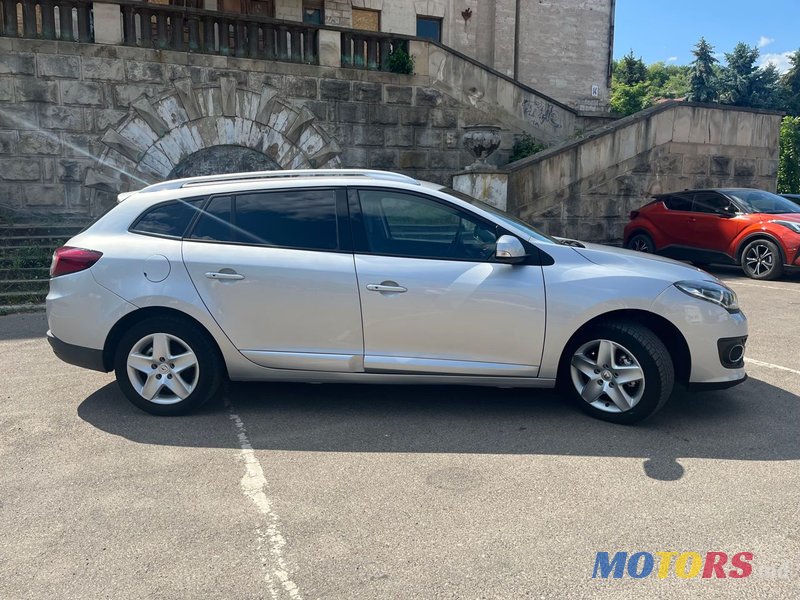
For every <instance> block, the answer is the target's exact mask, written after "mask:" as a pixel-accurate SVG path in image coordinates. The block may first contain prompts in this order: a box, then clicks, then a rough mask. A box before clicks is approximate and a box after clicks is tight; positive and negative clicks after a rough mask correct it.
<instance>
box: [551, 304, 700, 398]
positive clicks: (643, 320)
mask: <svg viewBox="0 0 800 600" xmlns="http://www.w3.org/2000/svg"><path fill="white" fill-rule="evenodd" d="M608 321H628V322H634V323H637V324H640V325H643V326H644V327H647V328H648V329H650V330H651V331H652V332H653V333H654V334H655V335H656V336H657V337H658V338H659V339H660V340H661V341H662V342H663V343H664V345H665V346H666V347H667V351H668V352H669V354H670V357H671V358H672V363H673V365H674V366H675V381H677V382H679V383H681V384H684V385H685V384H687V383H688V382H689V376H690V374H691V372H692V355H691V351H690V350H689V344H688V343H687V341H686V338H685V337H684V336H683V334H682V333H681V331H680V329H678V328H677V327H676V326H675V325H674V324H673V323H671V322H670V321H669V320H668V319H666V318H664V317H662V316H661V315H658V314H656V313H653V312H649V311H646V310H640V309H621V310H615V311H611V312H607V313H603V314H601V315H597V316H596V317H593V318H592V319H590V320H588V321H586V322H585V323H584V324H583V325H581V326H580V327H578V329H577V330H576V331H575V333H573V334H572V336H571V337H570V338H569V341H568V342H567V343H566V344H565V346H564V350H563V351H562V352H561V358H560V359H559V363H558V364H559V374H561V372H562V370H563V366H564V365H565V364H566V363H565V361H566V360H567V359H568V358H569V357H568V356H567V354H568V351H569V349H570V348H571V347H572V345H573V343H574V342H575V340H576V339H577V338H578V337H579V336H580V335H581V334H582V333H583V332H584V331H586V330H587V329H588V328H590V327H592V326H594V325H601V324H604V323H607V322H608Z"/></svg>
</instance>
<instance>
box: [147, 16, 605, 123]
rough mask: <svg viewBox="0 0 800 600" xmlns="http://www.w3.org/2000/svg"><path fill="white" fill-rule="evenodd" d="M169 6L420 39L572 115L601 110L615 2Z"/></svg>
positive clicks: (603, 108)
mask: <svg viewBox="0 0 800 600" xmlns="http://www.w3.org/2000/svg"><path fill="white" fill-rule="evenodd" d="M171 1H172V3H173V4H180V5H183V4H184V3H187V2H188V3H189V5H190V6H193V7H197V8H205V9H209V10H221V11H224V12H234V13H243V14H249V15H259V16H265V17H273V18H277V19H285V20H288V21H304V22H307V23H315V24H324V25H330V26H338V27H347V28H353V29H360V30H368V31H381V32H385V33H395V34H403V35H410V36H420V37H425V38H429V39H432V40H434V41H436V42H440V43H442V44H444V45H445V46H448V47H450V48H452V49H454V50H456V51H458V52H461V53H463V54H465V55H467V56H469V57H470V58H473V59H476V60H478V61H480V62H481V63H483V64H484V65H486V66H488V67H490V68H493V69H495V70H496V71H499V72H500V73H502V74H504V75H507V76H509V77H512V78H514V79H516V80H517V81H518V82H520V83H521V84H523V85H526V86H530V87H532V88H535V89H537V90H538V91H540V92H542V93H544V94H547V95H549V96H551V97H552V98H554V99H556V100H558V101H560V102H563V103H565V104H567V105H569V106H572V107H574V108H576V109H577V110H579V111H586V112H604V111H606V110H607V108H608V97H609V88H610V74H611V70H610V69H611V59H612V49H613V43H614V39H613V38H614V8H615V0H459V1H456V0H171ZM151 2H153V3H169V2H170V0H157V1H154V0H151Z"/></svg>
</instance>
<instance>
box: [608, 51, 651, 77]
mask: <svg viewBox="0 0 800 600" xmlns="http://www.w3.org/2000/svg"><path fill="white" fill-rule="evenodd" d="M614 66H615V68H614V75H615V76H616V78H617V80H618V81H619V82H620V83H622V84H624V85H636V84H637V83H642V82H644V81H647V67H646V66H645V64H644V61H643V60H642V59H641V58H636V57H635V56H634V54H633V50H631V51H630V52H629V53H628V54H626V55H625V56H623V57H622V58H621V59H620V60H618V61H617V62H616V64H615V65H614Z"/></svg>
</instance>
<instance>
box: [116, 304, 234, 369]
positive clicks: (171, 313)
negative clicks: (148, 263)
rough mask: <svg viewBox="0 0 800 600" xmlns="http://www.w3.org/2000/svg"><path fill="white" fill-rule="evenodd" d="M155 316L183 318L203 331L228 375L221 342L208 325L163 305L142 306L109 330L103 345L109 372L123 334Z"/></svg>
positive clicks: (182, 319)
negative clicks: (220, 345) (215, 337)
mask: <svg viewBox="0 0 800 600" xmlns="http://www.w3.org/2000/svg"><path fill="white" fill-rule="evenodd" d="M155 317H167V318H170V319H176V320H181V321H184V322H186V323H189V324H190V325H192V326H193V327H196V328H197V330H198V331H199V332H201V334H202V335H204V336H205V337H206V338H207V339H208V341H209V342H210V343H211V347H212V348H213V349H214V351H215V352H216V353H217V357H218V358H219V361H220V364H222V365H223V367H224V368H225V376H226V377H227V376H228V367H227V364H226V362H225V357H224V356H223V354H222V350H221V349H220V347H219V344H217V341H216V340H215V339H214V336H213V335H211V333H210V332H209V331H208V329H206V327H205V326H204V325H203V324H202V323H200V321H198V320H197V319H195V318H194V317H192V316H190V315H187V314H186V313H184V312H181V311H179V310H176V309H174V308H166V307H163V306H148V307H145V308H140V309H138V310H135V311H133V312H130V313H128V314H127V315H125V316H124V317H122V318H121V319H120V320H119V321H117V322H116V323H115V324H114V327H112V328H111V331H109V332H108V335H107V336H106V342H105V344H104V345H103V367H104V368H105V369H106V371H107V372H108V371H112V370H113V369H114V355H115V354H116V351H117V346H118V345H119V342H120V340H122V336H123V335H125V332H126V331H128V329H130V328H131V327H133V326H134V325H135V324H137V323H140V322H142V321H144V320H145V319H152V318H155Z"/></svg>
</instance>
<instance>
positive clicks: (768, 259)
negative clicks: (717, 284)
mask: <svg viewBox="0 0 800 600" xmlns="http://www.w3.org/2000/svg"><path fill="white" fill-rule="evenodd" d="M742 271H744V274H745V275H747V276H748V277H751V278H752V279H765V280H769V279H777V278H778V277H780V276H781V275H783V259H782V257H781V251H780V249H779V248H778V246H777V244H775V242H771V241H770V240H753V241H752V242H750V243H749V244H747V246H745V247H744V250H742Z"/></svg>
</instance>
